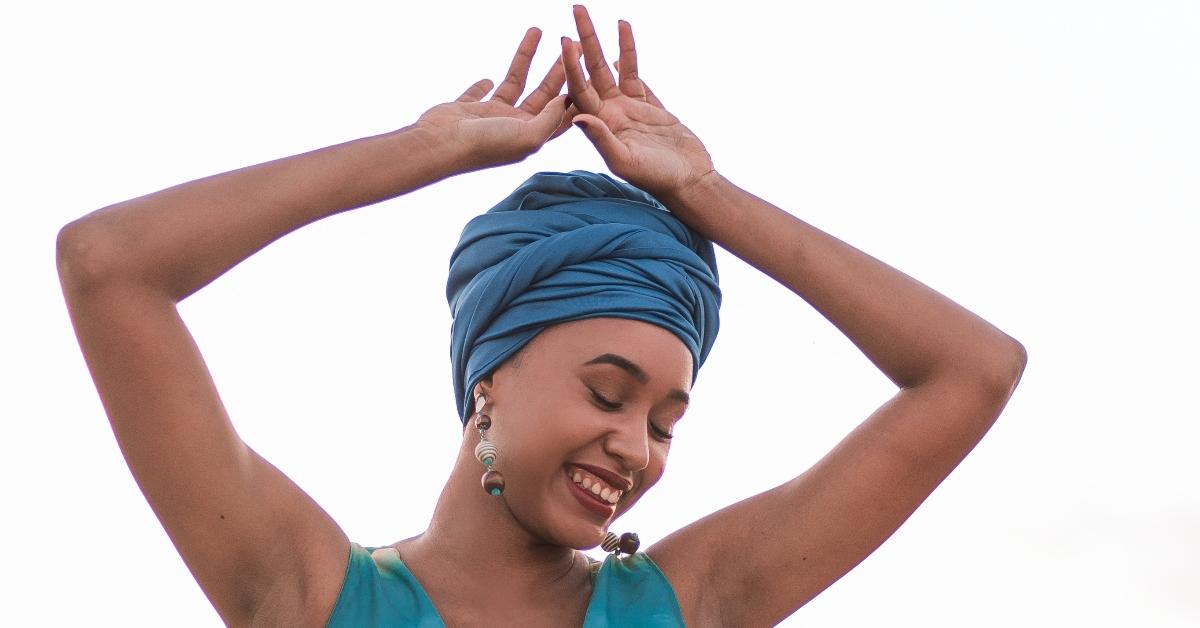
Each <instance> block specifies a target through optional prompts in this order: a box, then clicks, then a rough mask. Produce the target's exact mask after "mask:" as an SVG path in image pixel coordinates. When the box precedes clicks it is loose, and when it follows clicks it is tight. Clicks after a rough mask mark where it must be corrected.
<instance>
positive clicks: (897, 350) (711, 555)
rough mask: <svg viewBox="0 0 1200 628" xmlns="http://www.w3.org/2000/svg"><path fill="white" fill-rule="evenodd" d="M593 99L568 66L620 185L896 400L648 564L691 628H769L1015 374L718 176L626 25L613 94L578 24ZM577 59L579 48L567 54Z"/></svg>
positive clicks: (955, 327)
mask: <svg viewBox="0 0 1200 628" xmlns="http://www.w3.org/2000/svg"><path fill="white" fill-rule="evenodd" d="M575 12H576V13H575V17H576V23H577V24H578V26H579V34H580V41H581V43H582V45H583V51H584V56H585V58H586V62H587V68H588V70H589V73H590V77H589V78H590V84H585V83H584V81H583V72H582V70H581V68H580V67H579V65H578V64H576V63H574V62H573V60H574V54H568V55H567V56H566V57H565V58H566V59H567V61H566V62H565V65H566V68H567V84H568V87H569V89H570V94H571V98H572V100H573V102H574V103H575V105H576V106H577V107H578V108H579V110H580V114H579V115H578V116H576V117H575V120H576V121H577V122H583V123H584V125H585V133H587V136H588V138H589V139H590V140H591V141H592V143H593V144H594V145H595V146H596V147H597V149H598V150H599V152H600V153H601V155H602V156H603V157H604V159H605V162H606V163H607V164H608V166H609V168H611V169H612V170H613V172H614V173H616V174H618V175H620V176H622V177H623V178H625V179H627V180H628V181H630V182H631V183H633V184H635V185H638V186H639V187H642V188H643V189H646V190H648V191H650V192H651V193H652V194H654V195H655V196H656V197H658V198H659V200H661V201H663V203H664V204H666V205H667V207H668V208H670V209H671V211H672V212H673V213H674V214H676V215H677V216H679V217H680V219H682V220H683V221H684V222H686V223H687V224H688V225H689V226H691V227H692V228H694V229H696V230H697V231H698V232H700V233H702V234H703V235H705V236H706V237H708V238H710V239H711V240H713V241H714V242H716V243H718V244H720V245H721V246H722V247H724V248H725V249H727V250H729V251H730V252H732V253H734V254H735V255H737V256H738V257H740V258H741V259H743V260H745V261H746V262H748V263H750V264H751V265H753V266H754V267H755V268H758V269H759V270H761V271H763V272H764V273H766V274H767V275H769V276H771V277H772V278H774V279H775V280H776V281H778V282H779V283H780V284H782V285H784V286H785V287H787V288H788V289H789V290H791V291H792V292H794V293H795V294H796V295H798V296H799V297H801V298H803V299H804V300H805V301H807V302H808V303H809V304H810V305H811V306H813V307H814V308H815V309H816V310H817V311H819V312H820V313H821V314H822V315H824V316H825V318H827V319H828V320H829V321H830V322H831V323H833V324H834V325H835V326H836V327H837V328H838V329H839V330H841V331H842V332H843V333H844V334H846V336H847V337H848V338H849V339H850V340H851V341H852V342H853V343H854V344H855V345H856V346H857V347H858V348H859V349H861V350H862V352H863V353H864V354H865V355H866V356H867V358H868V359H870V360H871V361H872V362H873V363H874V364H875V365H876V366H877V367H879V369H880V370H881V371H883V372H884V373H885V374H886V375H887V376H888V377H889V378H890V379H891V380H892V381H893V382H894V383H895V384H896V386H897V387H899V391H898V392H897V393H896V395H895V396H894V397H893V398H892V399H891V400H889V401H888V402H887V403H885V404H884V405H883V406H882V407H880V408H879V409H878V410H876V411H875V412H874V413H873V414H872V415H871V416H869V417H867V419H866V420H865V421H864V422H863V423H862V424H861V425H859V426H858V427H857V428H856V429H855V430H854V431H853V432H851V433H850V434H849V435H848V436H847V437H846V438H845V439H844V440H843V441H842V442H841V443H839V444H838V445H837V447H835V448H834V449H833V450H832V451H830V452H829V453H828V454H827V455H826V456H825V457H824V458H822V459H821V460H820V461H819V462H817V463H816V464H815V465H814V466H813V467H812V468H810V469H808V470H807V471H805V472H804V473H802V474H801V475H799V476H798V477H796V478H795V479H793V480H791V481H790V482H787V483H786V484H783V485H781V486H779V487H777V488H775V489H772V490H770V491H767V492H765V493H762V494H759V495H755V496H753V497H750V498H749V499H746V500H744V501H741V502H739V503H736V504H733V505H732V506H729V507H727V508H725V509H722V510H720V511H718V512H716V513H713V514H712V515H709V516H708V517H705V518H704V519H701V520H700V521H697V522H695V523H693V524H691V525H689V526H687V527H685V528H683V529H681V530H679V531H678V532H676V533H674V534H672V535H671V536H669V537H667V538H666V539H663V540H662V541H661V542H659V543H658V544H656V545H654V546H653V547H651V548H650V549H648V550H647V553H648V554H650V555H651V556H652V557H653V558H654V559H655V561H656V562H657V563H658V564H659V566H660V567H661V568H662V570H663V571H664V573H666V575H667V577H668V578H669V579H670V580H671V581H672V583H673V584H674V585H675V588H676V592H677V594H678V595H679V597H680V604H681V606H682V607H683V610H684V618H685V620H686V621H687V623H688V625H689V626H691V625H696V626H703V625H726V626H767V625H775V624H776V623H778V622H779V621H780V620H782V619H783V618H784V617H786V616H788V615H790V614H791V613H793V612H794V611H795V610H796V609H798V608H800V607H801V606H803V605H804V604H805V603H806V602H808V600H810V599H812V598H813V597H815V596H816V595H817V594H818V593H820V592H821V591H823V590H824V589H825V588H827V587H828V586H829V585H831V584H832V583H833V582H835V581H836V580H837V579H838V578H841V577H842V576H843V575H844V574H845V573H846V572H848V571H849V570H850V569H852V568H853V567H854V566H855V565H857V564H858V563H859V562H861V561H862V560H863V559H864V558H866V557H867V556H868V555H869V554H870V553H871V552H873V551H874V550H875V548H876V547H878V546H879V545H880V544H881V543H883V541H884V540H886V539H887V538H888V537H889V536H891V534H892V533H893V532H894V531H895V530H896V529H897V528H898V527H899V526H900V525H901V524H902V523H903V522H904V521H905V520H906V519H907V518H908V517H909V516H910V515H911V514H912V513H913V511H914V510H916V508H917V507H918V506H919V505H920V504H921V503H922V502H923V501H924V500H925V498H926V497H928V495H929V494H930V493H931V492H932V491H933V490H934V489H935V488H936V487H937V486H938V484H940V483H941V482H942V480H943V479H945V477H946V476H947V475H948V474H949V473H950V472H951V471H952V470H953V469H954V468H955V467H956V466H957V465H958V464H959V462H961V461H962V459H963V458H964V457H965V456H966V455H967V453H968V452H970V451H971V449H972V448H974V446H975V445H976V443H978V442H979V440H980V439H981V438H982V437H983V435H984V434H985V433H986V432H987V430H988V429H989V428H990V427H991V425H992V423H993V422H994V421H995V420H996V418H997V417H998V416H999V414H1000V412H1001V410H1002V409H1003V408H1004V406H1005V404H1006V403H1007V400H1008V398H1009V396H1010V395H1011V394H1012V391H1013V389H1014V388H1015V387H1016V385H1017V382H1018V381H1019V379H1020V377H1021V373H1022V372H1023V369H1024V366H1025V360H1026V356H1025V350H1024V348H1023V347H1022V346H1021V344H1020V343H1018V342H1017V341H1016V340H1014V339H1013V338H1011V337H1009V336H1008V335H1007V334H1005V333H1003V332H1001V331H1000V330H999V329H996V328H995V327H994V326H992V325H991V324H989V323H988V322H987V321H985V320H983V319H981V318H979V317H978V316H976V315H974V314H972V313H971V312H969V311H967V310H966V309H964V308H962V307H961V306H959V305H958V304H956V303H954V302H953V301H951V300H950V299H948V298H946V297H945V296H943V295H941V294H939V293H937V292H936V291H934V290H932V289H930V288H929V287H928V286H925V285H924V284H922V283H920V282H919V281H917V280H915V279H913V278H911V277H909V276H907V275H905V274H904V273H901V272H900V271H898V270H896V269H894V268H892V267H890V266H888V265H887V264H885V263H883V262H881V261H879V260H877V259H875V258H873V257H871V256H870V255H867V254H866V253H863V252H862V251H859V250H858V249H855V248H854V247H852V246H850V245H848V244H846V243H844V242H842V241H840V240H838V239H837V238H835V237H833V236H831V235H829V234H826V233H824V232H822V231H821V230H819V229H817V228H815V227H813V226H812V225H809V224H807V223H805V222H804V221H802V220H800V219H798V218H795V217H794V216H792V215H790V214H788V213H787V212H784V211H782V210H781V209H779V208H778V207H775V206H774V205H771V204H770V203H768V202H766V201H764V200H762V199H760V198H758V197H756V196H754V195H753V194H750V193H748V192H746V191H744V190H742V189H740V188H738V187H737V186H736V185H734V184H732V183H731V182H729V181H728V180H726V179H725V178H724V177H723V176H721V175H720V174H719V173H718V172H717V171H716V170H715V168H713V164H712V161H711V159H710V158H709V155H708V153H707V151H705V149H704V146H703V144H701V143H700V140H699V139H697V138H696V137H695V135H693V134H692V133H691V131H689V130H688V129H687V127H685V126H683V125H682V124H681V123H680V122H679V120H678V119H677V118H676V117H675V116H673V115H671V114H670V113H669V112H667V111H666V110H665V109H664V108H663V107H662V104H661V102H659V101H658V99H657V98H656V97H655V96H654V94H653V93H652V92H651V91H650V90H649V88H648V87H646V85H645V82H644V81H642V80H641V79H640V78H639V77H638V74H637V61H636V53H635V50H634V44H633V33H632V30H631V29H630V26H629V24H627V23H621V24H620V26H619V38H620V45H621V57H620V63H619V65H618V69H619V75H620V76H619V79H615V78H614V77H613V76H612V75H611V73H610V72H609V69H608V66H607V63H606V62H605V60H604V58H603V54H602V52H601V50H600V46H599V43H598V42H597V40H596V37H595V34H594V31H593V27H592V24H591V21H590V20H589V19H588V17H587V13H586V11H584V10H583V9H582V7H576V9H575ZM564 48H565V50H566V51H568V52H571V53H573V52H574V44H571V43H564Z"/></svg>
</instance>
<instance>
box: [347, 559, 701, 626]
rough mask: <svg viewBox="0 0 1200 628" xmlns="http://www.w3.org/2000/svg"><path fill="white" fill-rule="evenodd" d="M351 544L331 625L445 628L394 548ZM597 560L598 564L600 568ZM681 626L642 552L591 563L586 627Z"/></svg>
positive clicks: (674, 604) (666, 588)
mask: <svg viewBox="0 0 1200 628" xmlns="http://www.w3.org/2000/svg"><path fill="white" fill-rule="evenodd" d="M376 549H379V548H377V547H363V546H361V545H359V544H358V543H354V542H351V543H350V562H349V564H347V565H346V578H345V580H344V581H343V582H342V590H341V592H340V593H338V599H337V604H335V605H334V607H333V612H332V613H331V614H330V616H329V623H328V624H326V625H327V626H328V627H329V628H342V627H343V626H346V627H351V626H352V627H356V628H357V627H367V626H376V627H380V628H391V627H393V626H406V627H407V626H413V627H416V628H445V626H446V624H445V623H444V622H443V621H442V618H441V616H439V615H438V612H437V609H435V608H434V607H433V602H432V601H430V599H429V596H428V595H426V594H425V590H424V589H422V588H421V583H419V582H417V579H416V578H415V577H414V576H413V574H412V572H411V571H409V570H408V567H405V566H404V563H403V562H402V561H401V560H400V554H399V553H398V552H396V551H395V550H394V549H393V548H388V549H389V550H392V551H384V552H379V553H378V554H372V552H374V551H375V550H376ZM597 565H599V568H598V569H597ZM617 626H621V627H623V628H678V627H680V626H683V613H682V611H680V609H679V601H678V600H676V599H675V591H674V589H672V588H671V583H670V582H669V581H667V578H666V576H664V575H663V573H662V571H660V570H659V568H658V565H655V564H654V561H652V560H650V557H649V556H647V555H646V554H645V553H644V552H638V553H636V554H633V555H632V556H626V557H624V558H617V557H616V556H614V555H609V556H608V557H607V558H605V559H604V562H603V563H599V562H596V563H595V564H594V565H593V566H592V599H591V601H590V602H588V608H587V614H586V615H585V616H584V619H583V628H612V627H617Z"/></svg>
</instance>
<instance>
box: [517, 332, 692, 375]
mask: <svg viewBox="0 0 1200 628" xmlns="http://www.w3.org/2000/svg"><path fill="white" fill-rule="evenodd" d="M530 344H531V345H536V346H531V347H530V348H531V349H533V350H535V351H546V352H550V355H549V356H547V357H551V356H552V357H553V358H557V360H558V361H575V362H578V364H576V365H572V366H581V365H584V364H585V363H587V362H589V361H593V360H595V359H596V358H598V357H600V356H605V355H611V356H617V358H623V359H625V360H627V361H629V362H633V363H634V364H635V365H637V366H639V367H640V368H641V369H642V370H644V371H647V372H652V373H657V374H659V375H660V376H661V377H666V378H669V379H672V380H675V379H678V380H680V381H681V382H682V383H688V382H690V380H691V376H692V354H691V352H690V351H688V348H687V345H685V344H684V343H683V341H682V340H680V339H679V337H678V336H676V335H675V334H674V333H673V332H671V331H669V330H667V329H665V328H663V327H659V326H658V325H654V324H652V323H647V322H644V321H638V320H632V319H626V318H614V317H603V318H600V317H598V318H586V319H583V320H577V321H568V322H565V323H559V324H557V325H553V326H551V327H548V328H547V329H545V330H543V331H542V332H541V333H540V334H538V336H537V337H535V338H534V340H533V341H532V342H531V343H530ZM600 362H608V363H612V362H613V360H601V361H600ZM600 362H594V363H600Z"/></svg>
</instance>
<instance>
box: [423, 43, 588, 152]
mask: <svg viewBox="0 0 1200 628" xmlns="http://www.w3.org/2000/svg"><path fill="white" fill-rule="evenodd" d="M541 38H542V32H541V31H540V30H539V29H537V28H530V29H529V30H528V31H526V32H525V37H524V39H522V40H521V45H520V46H519V47H518V48H517V54H516V56H515V57H513V61H512V65H511V66H509V68H508V76H507V77H506V78H505V79H504V82H503V83H501V84H500V87H499V88H497V89H496V93H495V94H492V98H491V99H490V100H486V101H481V100H480V99H482V98H483V97H484V96H486V95H487V93H488V91H490V90H491V89H492V82H491V81H490V80H489V79H483V80H480V81H478V82H476V83H475V84H474V85H472V86H471V87H470V88H469V89H467V91H466V92H464V93H463V95H462V96H459V97H458V100H455V101H454V102H448V103H443V104H440V105H438V106H436V107H434V108H432V109H430V110H429V111H426V112H425V113H424V114H422V115H421V117H420V118H418V119H417V122H416V123H415V124H414V125H413V126H414V127H415V128H418V129H423V130H425V131H426V132H428V133H430V134H432V136H433V141H436V142H438V143H441V144H444V145H445V146H446V147H447V148H449V149H450V150H451V151H452V153H453V154H455V155H457V156H458V157H457V158H456V162H455V165H454V168H455V172H456V173H461V172H470V171H472V170H482V169H484V168H491V167H493V166H501V165H505V164H511V163H516V162H518V161H521V160H523V159H525V158H526V157H528V156H530V155H532V154H533V153H536V152H537V151H538V149H540V148H541V147H542V145H543V144H545V143H546V142H548V141H550V140H551V139H554V138H555V137H558V136H559V135H561V134H562V133H563V132H564V131H565V130H566V129H567V128H568V125H569V124H570V121H569V119H567V118H566V115H565V114H566V111H567V97H566V95H559V93H558V92H559V90H561V89H562V86H563V83H564V81H565V80H566V79H565V75H564V73H563V64H562V61H561V59H560V60H558V61H556V62H555V63H554V65H553V66H552V67H551V68H550V72H549V73H548V74H546V78H545V79H543V80H542V84H541V85H539V86H538V88H537V89H536V90H534V92H533V93H531V94H530V95H529V96H528V97H526V98H525V101H524V102H523V103H521V106H520V107H517V106H514V103H516V101H517V98H518V97H520V95H521V93H522V92H524V91H525V79H526V77H528V75H529V65H530V63H531V62H532V61H533V53H534V52H536V51H537V46H538V41H539V40H541Z"/></svg>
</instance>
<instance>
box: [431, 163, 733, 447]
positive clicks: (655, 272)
mask: <svg viewBox="0 0 1200 628" xmlns="http://www.w3.org/2000/svg"><path fill="white" fill-rule="evenodd" d="M446 299H447V301H448V302H449V304H450V313H451V315H452V316H453V318H454V322H453V324H452V325H451V340H450V360H451V365H452V369H453V378H454V394H455V399H456V403H457V404H458V414H459V417H460V418H461V420H462V422H463V424H464V425H466V422H467V419H468V417H469V416H470V415H471V412H472V409H473V406H474V403H473V401H472V399H471V391H472V390H473V389H474V387H475V384H476V383H477V382H478V381H479V380H480V379H482V378H484V377H486V376H487V375H488V374H490V373H491V372H492V371H493V370H495V369H496V368H497V367H499V366H500V365H501V364H502V363H503V362H504V360H506V359H507V358H509V357H510V356H512V355H513V354H515V353H516V352H517V351H519V350H520V349H521V347H523V346H525V344H526V343H528V342H529V341H530V340H532V339H533V338H534V336H536V335H537V334H538V332H540V331H542V330H543V329H546V328H547V327H550V326H551V325H555V324H557V323H563V322H567V321H574V320H580V319H585V318H595V317H615V318H626V319H633V320H640V321H644V322H647V323H652V324H655V325H658V326H660V327H663V328H664V329H667V330H669V331H671V332H673V333H674V334H675V335H677V336H678V337H679V338H680V340H682V341H683V343H684V344H685V345H686V346H687V348H688V350H689V351H690V352H691V354H692V381H693V383H695V379H696V375H697V374H698V373H699V370H700V366H701V365H702V364H704V360H705V359H706V358H707V357H708V353H709V351H710V350H711V349H712V345H713V342H714V340H716V336H717V330H718V328H719V326H720V322H719V316H718V310H719V309H720V305H721V290H720V287H719V285H718V277H717V262H716V257H715V255H714V252H713V245H712V243H711V242H709V241H708V240H706V239H704V238H703V237H701V236H700V235H698V234H696V233H695V232H694V231H692V230H691V229H689V228H688V227H687V226H686V225H684V224H683V223H682V222H680V221H679V219H678V218H676V217H674V216H673V215H671V213H670V212H669V211H668V210H667V208H666V207H664V206H663V205H662V203H660V202H658V200H656V199H655V198H654V197H652V196H651V195H649V194H647V193H646V192H644V191H642V190H640V189H638V188H636V187H634V186H632V185H629V184H628V183H624V182H622V181H618V180H616V179H614V178H612V177H610V176H608V175H606V174H602V173H594V172H587V171H584V170H573V171H571V172H566V173H564V172H539V173H537V174H535V175H533V176H532V177H530V178H529V179H528V180H527V181H525V183H523V184H521V186H520V187H518V188H517V189H516V190H515V191H513V193H512V194H510V195H509V196H508V198H505V199H504V200H503V201H501V202H500V203H499V204H498V205H496V206H495V207H493V208H491V209H489V210H488V211H487V213H485V214H482V215H480V216H477V217H475V218H473V219H472V220H471V221H470V222H468V223H467V225H466V227H464V228H463V232H462V237H461V238H460V239H459V243H458V246H457V247H455V249H454V253H453V254H452V255H451V257H450V276H449V279H448V280H447V282H446Z"/></svg>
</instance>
